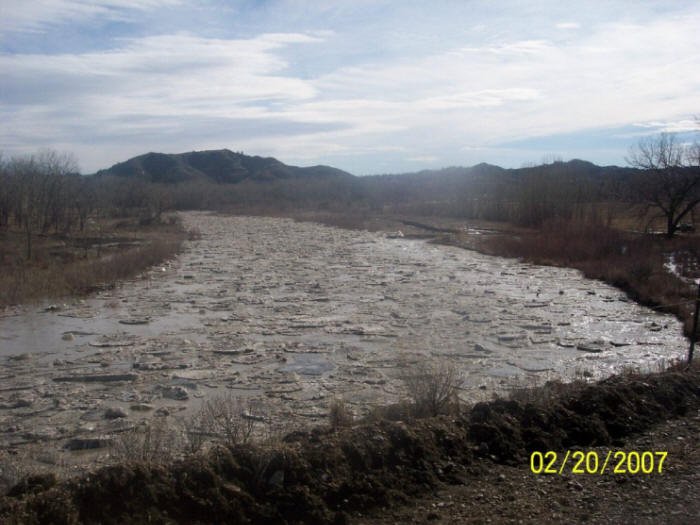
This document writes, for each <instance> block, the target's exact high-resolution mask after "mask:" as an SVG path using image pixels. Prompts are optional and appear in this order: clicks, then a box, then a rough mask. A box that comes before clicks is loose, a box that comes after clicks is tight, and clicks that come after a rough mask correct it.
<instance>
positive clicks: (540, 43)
mask: <svg viewBox="0 0 700 525" xmlns="http://www.w3.org/2000/svg"><path fill="white" fill-rule="evenodd" d="M698 28H700V3H699V2H697V1H673V0H664V1H658V2H655V1H638V0H635V1H622V0H621V1H615V0H606V1H604V0H600V1H596V0H589V1H585V2H577V1H570V2H560V1H552V2H549V1H542V2H535V1H470V0H461V1H447V0H445V1H440V0H435V1H432V2H426V1H422V2H415V1H410V0H404V1H369V0H348V1H304V0H295V1H292V0H288V1H284V0H279V1H274V0H271V1H232V2H225V1H221V0H194V1H185V0H132V1H127V0H93V1H83V0H1V1H0V121H1V122H2V125H1V126H0V152H2V154H3V155H10V156H11V155H15V154H23V153H29V152H33V151H36V150H38V149H40V148H46V147H48V148H53V149H57V150H59V151H65V152H70V153H73V154H74V155H75V156H76V158H77V159H78V161H79V164H80V166H81V169H82V171H83V172H86V173H89V172H93V171H95V170H97V169H100V168H105V167H108V166H110V165H112V164H113V163H115V162H118V161H121V160H126V159H127V158H129V157H132V156H135V155H139V154H142V153H146V152H148V151H160V152H167V153H178V152H183V151H191V150H202V149H218V148H229V149H231V150H235V151H244V152H245V153H248V154H251V155H270V156H275V157H277V158H279V159H280V160H282V161H283V162H286V163H289V164H297V165H312V164H321V163H322V164H330V165H333V166H336V167H339V168H342V169H345V170H348V171H350V172H352V173H355V174H358V175H361V174H370V173H396V172H403V171H413V170H420V169H426V168H440V167H444V166H454V165H463V166H469V165H473V164H477V163H479V162H490V163H493V164H498V165H501V166H504V167H518V166H521V165H523V164H528V163H533V162H539V161H541V160H543V159H548V158H553V157H556V158H562V159H564V160H568V159H571V158H582V159H586V160H590V161H593V162H596V163H598V164H618V165H624V164H625V157H626V155H627V153H628V149H629V147H630V146H631V145H632V144H634V143H635V142H636V141H637V140H639V138H640V137H642V136H644V135H647V134H653V133H658V132H661V131H679V132H684V133H686V135H687V136H692V135H693V133H691V132H692V130H694V129H696V128H697V127H698V121H697V120H696V116H698V115H700V36H699V35H700V33H699V32H698Z"/></svg>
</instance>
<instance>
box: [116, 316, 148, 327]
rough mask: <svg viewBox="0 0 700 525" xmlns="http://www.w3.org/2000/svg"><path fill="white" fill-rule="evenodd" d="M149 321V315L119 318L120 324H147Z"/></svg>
mask: <svg viewBox="0 0 700 525" xmlns="http://www.w3.org/2000/svg"><path fill="white" fill-rule="evenodd" d="M150 322H151V319H150V318H149V317H138V318H132V319H119V323H120V324H126V325H137V324H148V323H150Z"/></svg>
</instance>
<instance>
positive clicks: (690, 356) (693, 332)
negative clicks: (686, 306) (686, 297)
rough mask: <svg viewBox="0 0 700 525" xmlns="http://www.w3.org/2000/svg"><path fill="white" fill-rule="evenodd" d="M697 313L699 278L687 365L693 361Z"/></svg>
mask: <svg viewBox="0 0 700 525" xmlns="http://www.w3.org/2000/svg"><path fill="white" fill-rule="evenodd" d="M698 313H700V280H698V295H697V297H696V298H695V315H694V316H693V331H692V332H691V333H690V348H689V349H688V366H690V363H692V362H693V351H694V350H695V340H696V339H697V334H698Z"/></svg>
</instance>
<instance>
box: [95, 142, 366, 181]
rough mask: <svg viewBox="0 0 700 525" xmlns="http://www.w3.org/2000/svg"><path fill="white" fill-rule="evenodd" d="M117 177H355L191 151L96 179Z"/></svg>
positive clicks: (138, 161)
mask: <svg viewBox="0 0 700 525" xmlns="http://www.w3.org/2000/svg"><path fill="white" fill-rule="evenodd" d="M110 175H111V176H117V177H128V178H136V179H140V180H143V181H145V182H155V183H166V184H167V183H171V184H173V183H178V182H186V181H191V180H198V179H199V180H211V181H214V182H218V183H229V184H237V183H239V182H243V181H244V180H253V181H258V182H263V181H272V180H277V179H291V178H300V177H342V178H349V177H354V175H352V174H350V173H348V172H346V171H343V170H340V169H337V168H333V167H331V166H323V165H316V166H309V167H305V168H302V167H298V166H290V165H287V164H284V163H283V162H280V161H279V160H277V159H275V158H274V157H260V156H257V155H255V156H250V155H245V154H243V153H238V152H233V151H231V150H229V149H220V150H203V151H189V152H186V153H156V152H149V153H145V154H143V155H138V156H136V157H132V158H130V159H128V160H126V161H123V162H119V163H117V164H114V165H113V166H111V167H109V168H107V169H103V170H100V171H98V172H96V173H95V176H98V177H100V176H110Z"/></svg>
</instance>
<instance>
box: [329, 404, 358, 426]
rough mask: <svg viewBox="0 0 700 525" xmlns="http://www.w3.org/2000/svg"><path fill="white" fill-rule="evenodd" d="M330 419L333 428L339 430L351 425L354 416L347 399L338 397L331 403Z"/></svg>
mask: <svg viewBox="0 0 700 525" xmlns="http://www.w3.org/2000/svg"><path fill="white" fill-rule="evenodd" d="M328 419H329V420H330V424H331V428H332V429H333V430H338V429H341V428H345V427H349V426H351V425H352V423H353V421H354V416H353V413H352V410H351V409H350V407H349V406H348V405H347V403H346V402H345V400H344V399H341V398H337V397H336V398H334V399H333V400H332V401H331V403H330V406H329V411H328Z"/></svg>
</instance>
